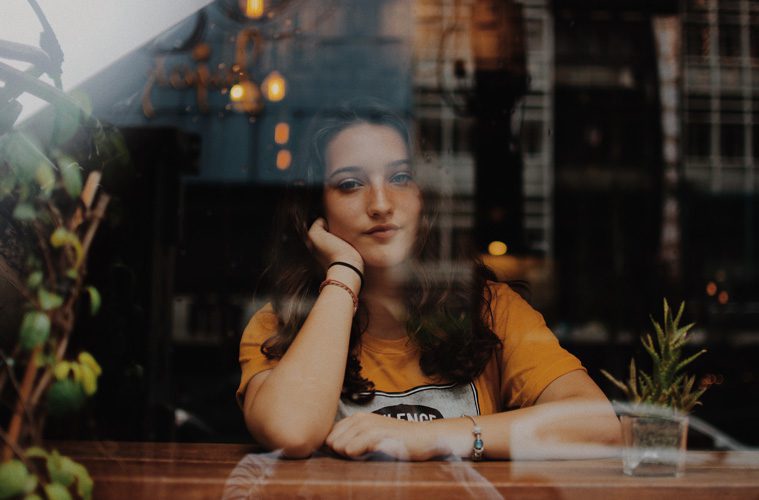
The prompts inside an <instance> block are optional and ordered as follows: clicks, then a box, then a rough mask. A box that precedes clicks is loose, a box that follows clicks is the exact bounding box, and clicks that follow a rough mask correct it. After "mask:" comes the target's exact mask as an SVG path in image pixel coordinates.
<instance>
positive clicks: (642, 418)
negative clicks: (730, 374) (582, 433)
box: [601, 299, 707, 476]
mask: <svg viewBox="0 0 759 500" xmlns="http://www.w3.org/2000/svg"><path fill="white" fill-rule="evenodd" d="M684 309H685V303H684V302H683V303H681V304H680V308H679V310H678V311H677V314H676V315H675V316H674V317H673V314H672V310H671V309H670V307H669V304H668V303H667V300H666V299H665V300H664V320H663V325H662V324H659V323H658V322H657V321H655V320H654V319H653V317H651V323H653V326H654V330H655V332H656V337H655V339H654V338H653V337H652V336H651V334H646V335H645V336H643V337H642V338H641V343H642V344H643V347H644V348H645V350H646V352H647V353H648V355H649V356H650V357H651V361H652V367H651V372H650V373H646V372H645V371H642V370H638V369H637V368H636V365H635V359H631V360H630V370H629V376H628V379H627V381H626V382H622V381H620V380H618V379H616V378H615V377H613V376H612V375H611V374H609V373H608V372H607V371H606V370H601V372H602V373H603V374H604V376H605V377H606V378H608V379H609V380H610V381H611V382H612V383H613V384H614V385H615V386H617V387H618V388H619V389H621V390H622V392H624V394H625V396H626V397H627V399H628V400H629V401H630V403H629V404H627V405H621V407H622V413H621V415H620V420H621V422H622V435H623V439H624V447H623V450H622V459H623V470H624V473H625V474H627V475H630V476H638V475H674V476H679V475H682V474H683V473H684V472H685V451H686V447H687V437H688V413H689V412H690V411H691V410H692V409H693V408H694V407H695V406H696V405H698V404H700V402H699V398H700V397H701V395H702V394H703V393H704V391H705V390H706V389H707V387H706V386H703V387H697V386H696V385H695V380H696V377H695V375H693V374H686V373H684V372H683V369H684V368H685V367H686V366H687V365H688V364H690V363H691V362H693V360H695V359H696V358H698V357H699V356H701V355H702V354H703V353H704V352H706V350H705V349H701V350H700V351H698V352H696V353H695V354H693V355H691V356H688V357H686V358H683V347H684V345H685V343H686V341H687V335H688V331H689V330H690V329H691V328H692V327H693V323H691V324H688V325H685V326H680V320H681V318H682V314H683V310H684Z"/></svg>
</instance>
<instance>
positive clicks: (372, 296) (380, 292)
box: [361, 268, 408, 339]
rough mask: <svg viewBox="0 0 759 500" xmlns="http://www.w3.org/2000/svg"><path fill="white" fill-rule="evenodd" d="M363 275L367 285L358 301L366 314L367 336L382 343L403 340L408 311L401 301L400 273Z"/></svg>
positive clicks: (368, 271)
mask: <svg viewBox="0 0 759 500" xmlns="http://www.w3.org/2000/svg"><path fill="white" fill-rule="evenodd" d="M364 271H365V275H366V284H365V286H364V288H363V289H362V290H361V301H362V302H363V303H364V304H365V305H366V308H367V310H368V311H369V325H368V326H367V329H366V332H367V333H368V334H369V335H371V336H373V337H379V338H383V339H398V338H403V337H405V336H406V335H407V333H406V318H407V316H408V311H406V305H405V303H404V301H403V280H402V279H401V277H402V274H403V271H402V270H400V269H398V268H390V269H373V268H367V269H365V270H364Z"/></svg>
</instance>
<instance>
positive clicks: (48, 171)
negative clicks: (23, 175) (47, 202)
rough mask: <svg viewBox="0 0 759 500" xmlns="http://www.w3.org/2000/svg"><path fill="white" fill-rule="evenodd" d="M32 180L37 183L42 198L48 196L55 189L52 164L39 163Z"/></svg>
mask: <svg viewBox="0 0 759 500" xmlns="http://www.w3.org/2000/svg"><path fill="white" fill-rule="evenodd" d="M34 178H35V180H36V181H37V185H39V187H40V191H41V192H42V194H43V195H44V196H50V193H52V192H53V188H55V171H54V170H53V167H52V164H51V163H50V162H49V161H47V162H40V164H39V165H37V168H36V169H35V171H34Z"/></svg>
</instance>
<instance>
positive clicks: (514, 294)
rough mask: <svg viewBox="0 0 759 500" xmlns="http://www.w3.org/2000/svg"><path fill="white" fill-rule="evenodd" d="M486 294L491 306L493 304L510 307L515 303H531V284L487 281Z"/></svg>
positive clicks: (515, 281)
mask: <svg viewBox="0 0 759 500" xmlns="http://www.w3.org/2000/svg"><path fill="white" fill-rule="evenodd" d="M485 293H486V294H487V297H488V298H489V299H490V302H491V306H492V305H493V303H499V304H500V305H509V304H512V303H513V302H515V301H516V302H525V303H529V300H530V288H529V284H528V283H527V282H526V281H523V280H514V281H492V280H487V281H486V282H485Z"/></svg>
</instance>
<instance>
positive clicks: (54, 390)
mask: <svg viewBox="0 0 759 500" xmlns="http://www.w3.org/2000/svg"><path fill="white" fill-rule="evenodd" d="M85 399H86V398H85V395H84V391H83V390H82V386H81V385H79V383H78V382H75V381H73V380H71V379H69V378H65V379H63V380H56V381H55V382H53V384H52V385H51V386H50V388H49V389H48V391H47V405H48V410H49V411H50V414H51V415H54V416H60V415H66V414H69V413H73V412H75V411H77V410H79V409H80V408H81V407H82V406H83V405H84V402H85Z"/></svg>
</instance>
